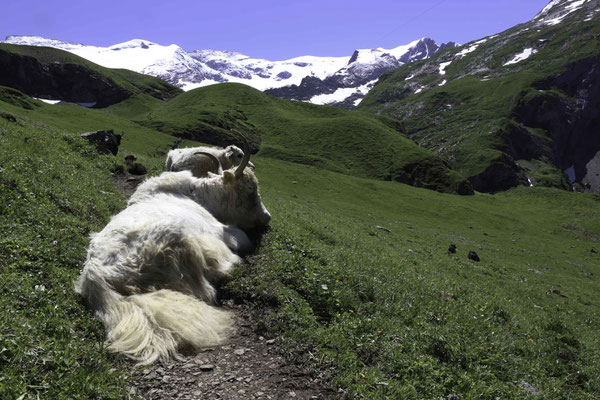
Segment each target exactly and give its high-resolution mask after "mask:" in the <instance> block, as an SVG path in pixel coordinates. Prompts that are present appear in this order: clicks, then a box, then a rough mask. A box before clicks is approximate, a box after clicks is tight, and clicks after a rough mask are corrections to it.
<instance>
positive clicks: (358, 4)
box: [0, 0, 549, 60]
mask: <svg viewBox="0 0 600 400" xmlns="http://www.w3.org/2000/svg"><path fill="white" fill-rule="evenodd" d="M548 2H549V0H410V1H409V0H361V1H356V0H346V1H337V0H336V1H333V0H331V1H329V0H300V1H286V0H254V1H247V0H246V1H239V0H229V1H223V0H221V1H219V0H215V1H204V0H197V1H192V0H170V1H166V0H162V1H155V0H146V1H138V0H130V1H128V0H119V1H116V0H103V1H97V0H95V1H88V0H79V1H65V0H1V3H0V39H2V40H3V39H4V37H5V36H7V35H39V36H44V37H48V38H52V39H60V40H66V41H71V42H77V43H83V44H88V45H96V46H109V45H112V44H116V43H120V42H124V41H127V40H130V39H145V40H149V41H152V42H155V43H159V44H162V45H169V44H173V43H175V44H178V45H180V46H181V47H183V48H184V49H186V50H197V49H216V50H232V51H238V52H241V53H244V54H246V55H249V56H252V57H257V58H266V59H269V60H283V59H288V58H292V57H297V56H302V55H315V56H350V55H351V54H352V52H353V51H354V49H357V48H374V47H384V48H393V47H396V46H399V45H403V44H407V43H409V42H411V41H413V40H415V39H419V38H421V37H431V38H433V39H434V40H436V41H438V42H447V41H455V42H459V43H466V42H468V41H471V40H475V39H479V38H481V37H484V36H488V35H491V34H494V33H497V32H501V31H503V30H505V29H508V28H510V27H512V26H514V25H516V24H518V23H522V22H526V21H528V20H530V19H531V18H532V17H533V16H534V15H535V14H536V13H538V12H539V11H540V10H541V9H542V8H544V6H545V5H546V4H547V3H548Z"/></svg>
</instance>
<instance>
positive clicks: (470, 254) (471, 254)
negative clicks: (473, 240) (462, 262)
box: [467, 250, 481, 261]
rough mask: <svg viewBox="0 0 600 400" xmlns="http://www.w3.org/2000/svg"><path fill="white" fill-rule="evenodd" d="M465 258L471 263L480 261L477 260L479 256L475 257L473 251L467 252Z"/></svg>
mask: <svg viewBox="0 0 600 400" xmlns="http://www.w3.org/2000/svg"><path fill="white" fill-rule="evenodd" d="M467 258H468V259H469V260H473V261H481V260H480V259H479V256H478V255H477V253H476V252H474V251H473V250H471V251H469V255H468V256H467Z"/></svg>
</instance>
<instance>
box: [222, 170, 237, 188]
mask: <svg viewBox="0 0 600 400" xmlns="http://www.w3.org/2000/svg"><path fill="white" fill-rule="evenodd" d="M221 180H222V181H223V183H224V184H226V185H231V184H232V183H233V182H234V181H235V175H234V174H233V172H230V171H223V177H222V178H221Z"/></svg>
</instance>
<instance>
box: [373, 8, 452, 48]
mask: <svg viewBox="0 0 600 400" xmlns="http://www.w3.org/2000/svg"><path fill="white" fill-rule="evenodd" d="M445 2H446V0H439V1H438V2H437V3H435V4H434V5H432V6H431V7H429V8H428V9H426V10H424V11H422V12H420V13H419V14H417V15H415V16H414V17H412V18H410V19H408V20H406V21H404V22H403V23H402V24H400V25H398V26H397V27H396V28H394V30H392V31H391V32H389V33H388V34H385V35H383V36H382V37H381V38H380V39H379V41H380V42H381V41H382V40H383V39H385V38H386V37H388V36H390V35H392V34H393V33H396V32H398V31H399V30H400V29H401V28H403V27H405V26H406V25H408V24H409V23H411V22H413V21H415V20H416V19H418V18H420V17H422V16H423V15H425V14H427V13H428V12H429V11H431V10H433V9H434V8H436V7H438V6H440V5H441V4H442V3H445Z"/></svg>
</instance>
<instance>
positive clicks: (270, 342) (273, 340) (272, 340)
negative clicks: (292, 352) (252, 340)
mask: <svg viewBox="0 0 600 400" xmlns="http://www.w3.org/2000/svg"><path fill="white" fill-rule="evenodd" d="M265 343H266V344H273V343H275V339H269V340H267V341H266V342H265Z"/></svg>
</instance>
